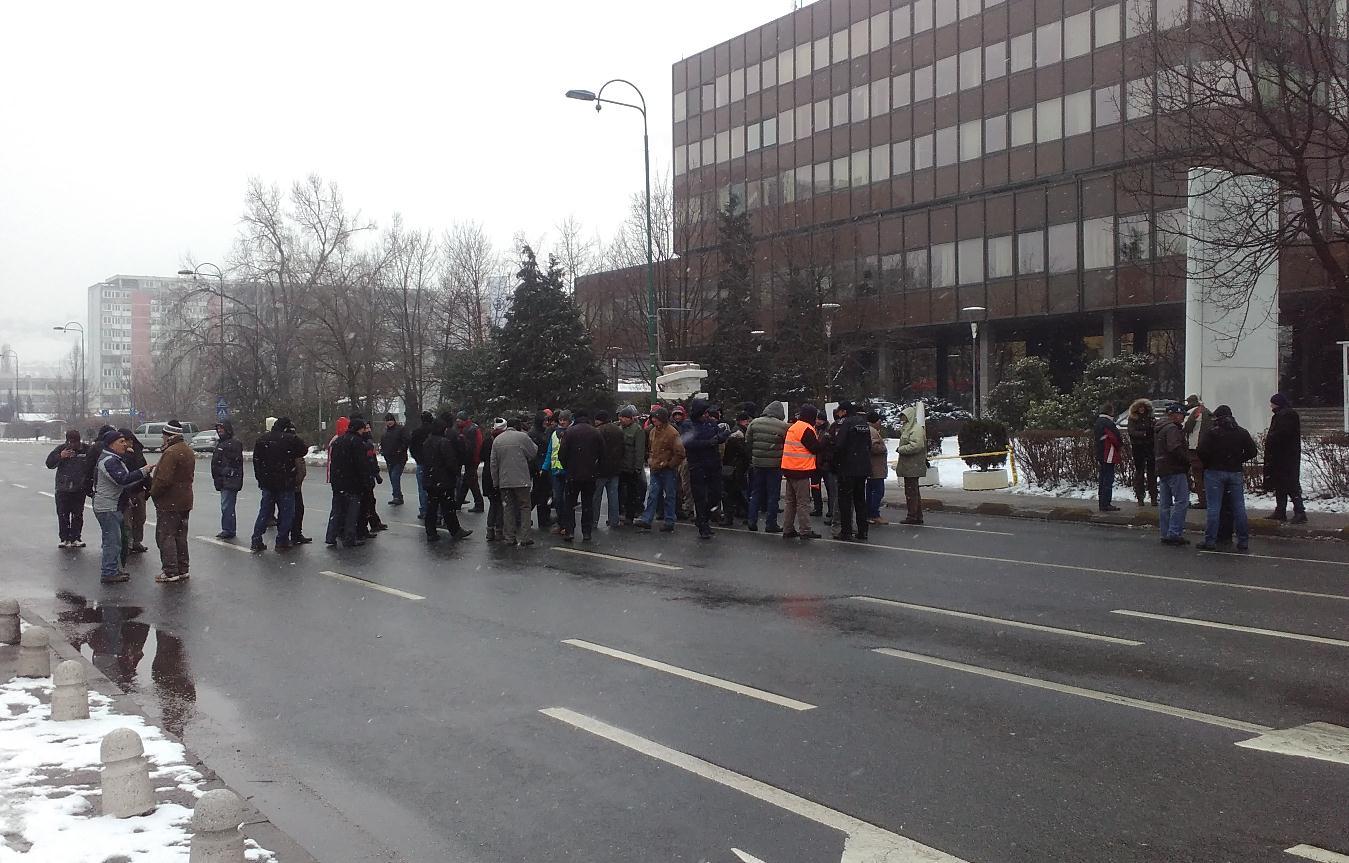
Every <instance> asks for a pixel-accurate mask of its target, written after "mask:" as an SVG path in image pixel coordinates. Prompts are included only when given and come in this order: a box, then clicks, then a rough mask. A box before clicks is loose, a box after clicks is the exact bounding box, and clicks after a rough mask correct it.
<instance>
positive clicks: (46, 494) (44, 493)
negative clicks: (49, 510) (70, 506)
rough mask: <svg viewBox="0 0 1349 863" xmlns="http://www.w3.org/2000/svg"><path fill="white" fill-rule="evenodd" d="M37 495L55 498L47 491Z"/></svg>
mask: <svg viewBox="0 0 1349 863" xmlns="http://www.w3.org/2000/svg"><path fill="white" fill-rule="evenodd" d="M38 494H40V495H42V496H43V497H56V495H54V494H52V493H51V492H49V491H40V492H38Z"/></svg>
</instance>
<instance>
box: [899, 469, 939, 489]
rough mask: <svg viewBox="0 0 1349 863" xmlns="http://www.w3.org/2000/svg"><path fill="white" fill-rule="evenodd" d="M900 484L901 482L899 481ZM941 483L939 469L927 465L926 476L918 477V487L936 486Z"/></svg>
mask: <svg viewBox="0 0 1349 863" xmlns="http://www.w3.org/2000/svg"><path fill="white" fill-rule="evenodd" d="M901 485H902V483H901ZM940 485H941V471H939V470H937V468H936V467H929V468H928V469H927V475H926V476H920V477H919V478H918V487H919V488H936V487H938V486H940Z"/></svg>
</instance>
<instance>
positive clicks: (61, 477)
mask: <svg viewBox="0 0 1349 863" xmlns="http://www.w3.org/2000/svg"><path fill="white" fill-rule="evenodd" d="M88 459H89V445H88V444H86V443H84V442H83V441H81V440H80V432H79V430H78V429H69V430H67V431H66V439H65V441H64V442H63V443H61V444H58V445H57V447H56V448H55V449H53V450H52V451H51V452H50V453H48V454H47V469H48V470H54V471H56V490H55V492H54V494H55V495H56V527H57V532H58V533H59V534H60V537H61V543H60V545H59V546H58V548H84V539H83V538H82V535H83V532H84V497H85V495H84V488H85V486H84V477H85V475H86V474H87V473H88V471H87V470H86V467H87V465H86V462H87V461H88Z"/></svg>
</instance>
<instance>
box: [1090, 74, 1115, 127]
mask: <svg viewBox="0 0 1349 863" xmlns="http://www.w3.org/2000/svg"><path fill="white" fill-rule="evenodd" d="M1095 102H1096V125H1097V126H1109V125H1110V124H1112V123H1118V122H1119V85H1118V84H1111V85H1110V86H1109V87H1102V88H1101V89H1099V90H1097V91H1095Z"/></svg>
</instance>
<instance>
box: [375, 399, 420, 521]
mask: <svg viewBox="0 0 1349 863" xmlns="http://www.w3.org/2000/svg"><path fill="white" fill-rule="evenodd" d="M411 442H412V441H411V439H410V437H409V435H408V432H407V429H405V428H404V427H403V426H401V425H399V423H398V417H396V416H394V415H393V414H385V415H384V435H383V436H382V437H381V438H380V439H379V454H380V455H382V456H384V464H385V465H386V466H387V467H388V468H389V493H390V495H391V497H390V499H389V506H402V505H403V468H404V467H406V466H407V463H408V447H409V445H410V444H411Z"/></svg>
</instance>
